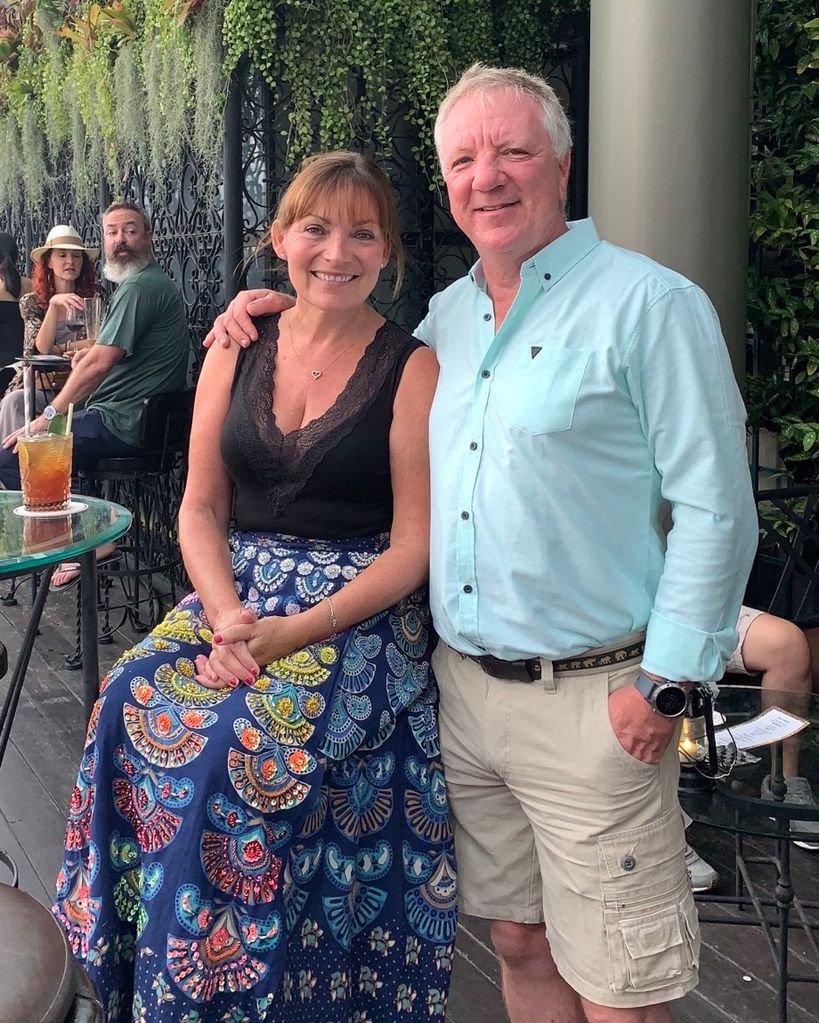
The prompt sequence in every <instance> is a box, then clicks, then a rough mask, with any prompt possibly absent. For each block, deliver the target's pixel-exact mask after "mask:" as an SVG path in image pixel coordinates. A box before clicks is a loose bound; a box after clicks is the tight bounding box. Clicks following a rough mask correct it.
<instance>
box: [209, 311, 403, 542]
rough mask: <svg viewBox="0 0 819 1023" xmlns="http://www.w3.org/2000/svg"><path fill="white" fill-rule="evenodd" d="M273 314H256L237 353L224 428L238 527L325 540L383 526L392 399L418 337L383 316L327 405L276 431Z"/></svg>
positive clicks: (388, 503) (388, 507) (388, 502)
mask: <svg viewBox="0 0 819 1023" xmlns="http://www.w3.org/2000/svg"><path fill="white" fill-rule="evenodd" d="M278 320H279V318H278V316H270V317H265V318H264V319H260V320H258V321H257V322H256V326H257V328H258V330H259V340H258V341H257V342H256V344H254V345H251V346H250V347H249V348H247V349H245V350H243V351H242V352H240V354H239V360H238V363H237V366H236V375H235V377H234V379H233V387H232V389H231V402H230V408H229V410H228V414H227V417H226V418H225V423H224V426H223V427H222V436H221V451H222V459H223V460H224V463H225V466H226V468H227V470H228V473H229V474H230V476H231V478H232V479H233V483H234V487H235V494H234V509H233V510H234V518H235V522H236V527H237V529H240V530H256V531H259V532H271V533H287V534H290V535H293V536H303V537H319V538H325V539H328V540H338V539H347V538H352V537H356V536H368V535H372V534H374V533H382V532H386V531H387V530H389V528H390V525H391V523H392V488H391V485H390V445H389V439H390V425H391V423H392V405H393V399H394V397H395V392H396V390H397V388H398V384H399V382H400V380H401V374H402V372H403V369H404V365H405V364H406V361H407V359H408V358H409V357H410V355H411V354H412V353H413V352H414V351H415V350H416V348H420V347H421V342H420V341H418V340H417V339H416V338H414V337H412V335H410V334H408V333H407V332H406V331H404V330H402V329H401V328H400V327H399V326H397V325H396V324H394V323H390V322H389V321H387V322H386V323H384V325H383V326H381V327H380V328H379V329H378V331H377V332H376V334H375V337H374V338H373V340H372V342H371V343H370V344H369V345H368V346H367V348H366V350H365V351H364V354H363V355H362V356H361V359H360V361H359V363H358V366H357V367H356V369H355V370H354V372H353V375H352V376H351V377H350V379H349V380H348V381H347V384H346V385H345V387H344V389H343V391H342V392H341V394H340V395H339V396H338V398H337V399H336V401H335V402H334V404H333V405H331V406H330V408H329V409H328V410H327V411H326V412H325V413H324V414H323V415H322V416H319V418H318V419H313V420H311V421H310V422H309V423H306V424H305V425H304V426H303V427H301V428H300V429H298V430H293V431H292V432H290V433H287V434H282V433H281V431H280V430H279V428H278V426H277V425H276V417H275V415H274V413H273V378H274V371H275V368H276V353H277V351H278V338H279V330H278Z"/></svg>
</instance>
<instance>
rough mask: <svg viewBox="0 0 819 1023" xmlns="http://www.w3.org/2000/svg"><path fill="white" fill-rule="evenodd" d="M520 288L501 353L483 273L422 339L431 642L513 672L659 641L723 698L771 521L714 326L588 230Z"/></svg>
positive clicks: (701, 297)
mask: <svg viewBox="0 0 819 1023" xmlns="http://www.w3.org/2000/svg"><path fill="white" fill-rule="evenodd" d="M520 278H521V279H520V288H519V291H518V294H517V297H516V298H515V301H514V303H513V305H512V307H511V309H510V310H509V313H508V314H507V316H506V319H505V320H504V321H503V323H502V324H501V326H500V328H499V329H498V330H497V333H496V331H495V323H494V315H493V308H492V302H491V300H490V298H489V296H488V294H487V293H486V288H485V284H484V278H483V274H482V272H481V266H480V262H478V263H477V264H476V265H475V266H474V267H473V269H472V271H471V272H470V273H469V274H468V275H467V276H466V277H464V278H463V279H461V280H459V281H457V282H456V283H455V284H453V285H451V286H450V287H449V288H447V289H446V290H445V291H444V292H442V293H440V294H438V295H436V296H435V297H434V298H433V299H432V301H431V303H430V308H429V313H428V315H427V316H426V318H425V319H424V321H423V323H422V324H421V325H420V327H419V328H418V330H417V331H416V333H417V335H418V336H419V337H420V338H422V339H423V340H424V341H426V342H427V343H428V344H429V345H430V346H431V347H432V348H434V349H435V352H436V354H437V356H438V362H439V363H440V367H441V373H440V378H439V382H438V388H437V392H436V395H435V401H434V404H433V408H432V414H431V418H430V457H431V471H432V536H431V569H430V584H431V603H432V612H433V617H434V621H435V625H436V628H437V630H438V632H439V634H440V635H441V637H442V638H443V639H444V640H445V641H446V642H447V643H448V644H449V645H450V646H452V647H454V648H455V649H456V650H460V651H462V652H464V653H472V654H479V653H490V654H494V655H495V656H497V657H502V658H505V659H515V658H520V657H535V656H542V657H547V658H551V659H556V658H563V657H567V656H573V655H576V654H579V653H582V652H584V651H586V650H589V649H592V648H595V647H601V646H607V645H610V644H612V643H615V642H616V641H617V640H618V639H620V638H622V637H624V636H627V635H629V634H631V633H633V632H636V631H638V630H641V629H644V628H647V637H646V649H645V655H644V658H643V666H644V668H645V669H646V670H647V671H651V672H654V673H656V674H658V675H662V676H665V677H667V678H672V679H681V680H682V679H690V680H701V681H710V680H715V679H718V678H720V677H721V675H722V673H723V670H724V667H725V664H726V662H727V660H728V657H729V656H730V654H731V651H732V650H733V648H734V645H735V643H736V641H737V633H736V628H735V626H736V620H737V615H738V611H739V606H740V602H741V599H742V595H743V590H744V587H745V583H746V580H747V577H748V573H749V571H750V566H751V562H752V560H753V557H754V553H755V550H756V542H757V520H756V510H755V505H754V501H753V495H752V491H751V484H750V474H749V472H748V468H747V459H746V450H745V410H744V408H743V405H742V400H741V398H740V395H739V391H738V389H737V386H736V383H735V381H734V376H733V373H732V370H731V364H730V360H729V358H728V354H727V351H726V348H725V343H724V341H723V338H722V335H721V332H720V328H719V323H718V321H717V317H716V313H715V311H714V309H713V307H712V305H711V303H710V302H709V301H708V298H707V297H706V295H705V294H704V293H703V291H702V290H701V289H700V288H698V287H697V286H696V285H694V284H692V283H691V282H690V281H688V280H686V279H685V278H684V277H681V276H680V275H679V274H677V273H675V272H673V271H672V270H669V269H667V268H665V267H663V266H660V265H659V264H657V263H655V262H653V261H652V260H650V259H647V258H646V257H644V256H641V255H639V254H637V253H634V252H629V251H626V250H624V249H620V248H617V247H616V246H614V245H610V244H608V243H607V242H601V241H600V239H599V238H598V236H597V232H596V230H595V228H594V225H593V223H592V222H591V220H585V221H579V222H578V223H576V224H572V225H570V229H569V231H568V232H567V233H566V234H563V235H562V236H561V237H559V238H558V239H557V240H556V241H554V242H552V243H551V244H550V245H547V246H546V247H545V248H544V249H542V250H541V251H540V252H538V253H537V254H536V255H535V256H534V257H533V258H531V259H529V260H527V261H526V262H525V263H524V264H523V266H522V267H521V271H520ZM669 525H670V526H671V529H670V532H668V527H669ZM666 534H667V535H666Z"/></svg>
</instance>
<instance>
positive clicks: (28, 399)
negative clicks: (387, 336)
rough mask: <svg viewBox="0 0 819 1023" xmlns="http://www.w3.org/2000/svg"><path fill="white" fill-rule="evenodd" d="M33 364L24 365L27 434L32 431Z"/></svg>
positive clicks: (24, 407) (24, 409)
mask: <svg viewBox="0 0 819 1023" xmlns="http://www.w3.org/2000/svg"><path fill="white" fill-rule="evenodd" d="M33 372H34V370H33V369H32V368H31V366H23V416H24V419H25V436H26V437H28V436H29V434H30V433H31V374H32V373H33Z"/></svg>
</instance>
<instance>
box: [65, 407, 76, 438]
mask: <svg viewBox="0 0 819 1023" xmlns="http://www.w3.org/2000/svg"><path fill="white" fill-rule="evenodd" d="M73 415H74V402H73V401H69V403H68V412H66V415H65V435H66V437H67V436H68V435H69V433H71V419H72V417H73Z"/></svg>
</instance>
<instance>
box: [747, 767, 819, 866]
mask: <svg viewBox="0 0 819 1023" xmlns="http://www.w3.org/2000/svg"><path fill="white" fill-rule="evenodd" d="M785 784H786V785H787V787H788V790H787V792H786V793H785V802H786V803H788V804H789V805H790V806H809V807H810V808H811V809H813V810H815V809H816V806H817V803H816V800H815V799H814V797H813V791H812V789H811V787H810V782H809V781H808V779H807V778H800V777H799V776H798V775H794V776H793V777H791V778H786V779H785ZM761 795H762V798H763V799H773V795H772V793H771V776H770V775H769V774H766V775H765V777H764V778H763V779H762V793H761ZM791 827H798V828H799V830H800V831H805V832H807V833H808V834H809V835H814V834H815V835H816V841H798V842H794V843H793V844H794V845H798V846H799V847H800V848H801V849H809V850H811V851H812V852H815V851H816V850H818V849H819V821H794V822H793V824H792V825H791Z"/></svg>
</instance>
